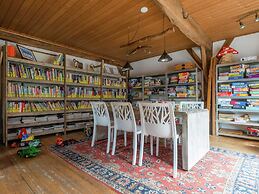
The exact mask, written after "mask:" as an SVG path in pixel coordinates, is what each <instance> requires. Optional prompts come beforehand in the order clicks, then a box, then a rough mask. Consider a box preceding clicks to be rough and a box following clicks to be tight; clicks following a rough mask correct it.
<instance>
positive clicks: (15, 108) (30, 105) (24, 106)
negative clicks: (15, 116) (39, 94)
mask: <svg viewBox="0 0 259 194" xmlns="http://www.w3.org/2000/svg"><path fill="white" fill-rule="evenodd" d="M60 110H64V103H63V102H8V104H7V112H8V113H18V112H20V113H21V112H41V111H60Z"/></svg>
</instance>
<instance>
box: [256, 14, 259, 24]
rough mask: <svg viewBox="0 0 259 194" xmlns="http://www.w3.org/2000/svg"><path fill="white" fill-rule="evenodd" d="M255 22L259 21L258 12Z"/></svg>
mask: <svg viewBox="0 0 259 194" xmlns="http://www.w3.org/2000/svg"><path fill="white" fill-rule="evenodd" d="M255 22H259V16H258V14H257V13H256V14H255Z"/></svg>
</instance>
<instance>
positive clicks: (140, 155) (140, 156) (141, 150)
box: [138, 134, 145, 166]
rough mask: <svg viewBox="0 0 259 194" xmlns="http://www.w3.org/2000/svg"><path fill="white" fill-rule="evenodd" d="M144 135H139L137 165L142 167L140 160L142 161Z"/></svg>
mask: <svg viewBox="0 0 259 194" xmlns="http://www.w3.org/2000/svg"><path fill="white" fill-rule="evenodd" d="M144 138H145V136H144V134H141V140H140V151H139V162H138V165H139V166H142V159H143V150H144V141H145V140H144Z"/></svg>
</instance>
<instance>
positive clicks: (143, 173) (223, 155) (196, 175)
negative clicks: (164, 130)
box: [51, 138, 259, 193]
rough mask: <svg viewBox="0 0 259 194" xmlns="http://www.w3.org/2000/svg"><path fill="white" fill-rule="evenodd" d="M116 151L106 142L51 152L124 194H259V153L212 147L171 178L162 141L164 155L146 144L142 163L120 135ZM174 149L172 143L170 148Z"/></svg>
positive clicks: (53, 148)
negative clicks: (135, 162)
mask: <svg viewBox="0 0 259 194" xmlns="http://www.w3.org/2000/svg"><path fill="white" fill-rule="evenodd" d="M117 142H118V144H117V148H116V154H115V155H114V156H111V155H110V154H106V153H105V151H106V141H99V142H97V143H96V145H95V147H94V148H91V146H90V141H79V142H75V143H74V144H71V145H67V146H65V147H57V146H55V145H54V146H51V151H52V152H54V153H55V154H57V155H58V156H60V157H61V158H63V159H64V160H65V161H67V162H69V163H70V164H71V165H73V166H75V167H77V168H79V169H80V170H82V171H84V172H86V173H88V174H90V175H91V176H93V177H94V178H96V179H98V180H99V181H101V182H103V183H105V184H106V185H108V186H109V187H111V188H113V189H114V190H115V191H117V192H121V193H258V191H259V156H256V155H249V154H242V153H237V152H232V151H228V150H223V149H220V148H214V147H212V148H211V150H210V151H209V152H208V153H207V155H206V156H205V157H204V158H203V159H202V160H201V161H199V162H198V163H197V164H196V165H195V166H194V167H193V168H192V169H191V170H190V171H184V170H180V169H179V170H178V178H176V179H174V178H172V151H171V149H169V148H165V147H164V146H163V145H162V143H160V144H161V146H160V150H159V156H158V157H156V156H151V155H150V150H149V144H147V145H145V151H144V158H143V166H142V167H139V166H132V165H131V162H132V145H131V144H130V143H129V141H128V144H129V145H128V146H127V147H124V145H123V138H120V139H119V140H118V141H117ZM168 147H169V146H168Z"/></svg>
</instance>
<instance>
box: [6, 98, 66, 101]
mask: <svg viewBox="0 0 259 194" xmlns="http://www.w3.org/2000/svg"><path fill="white" fill-rule="evenodd" d="M63 100H64V97H62V98H51V97H17V98H13V97H8V99H7V101H13V102H20V101H28V102H30V101H31V102H32V101H39V102H44V101H63Z"/></svg>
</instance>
